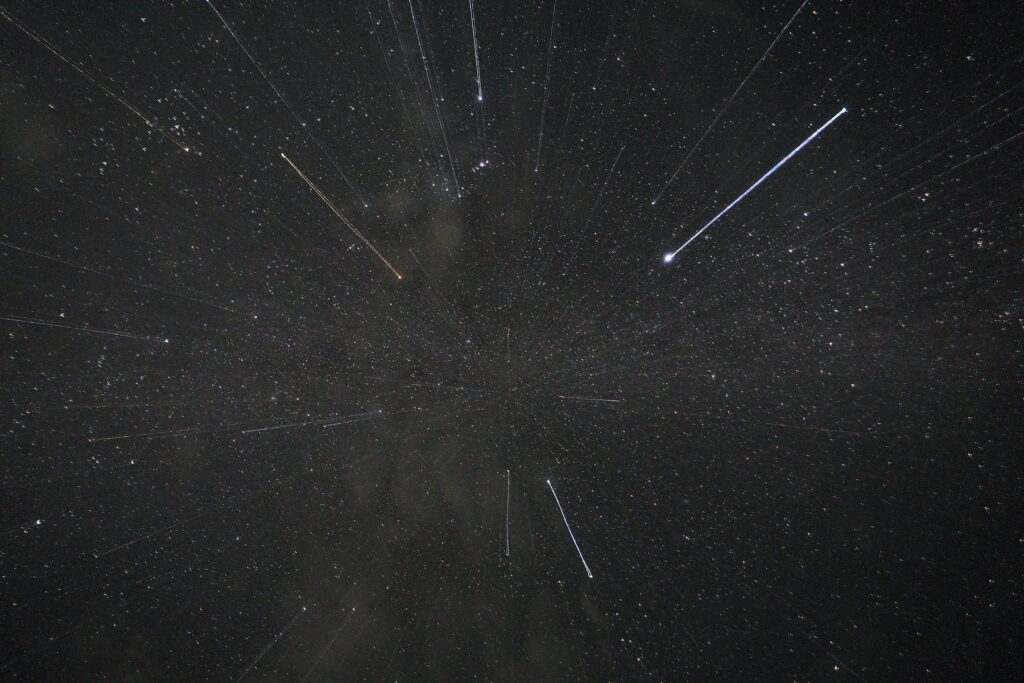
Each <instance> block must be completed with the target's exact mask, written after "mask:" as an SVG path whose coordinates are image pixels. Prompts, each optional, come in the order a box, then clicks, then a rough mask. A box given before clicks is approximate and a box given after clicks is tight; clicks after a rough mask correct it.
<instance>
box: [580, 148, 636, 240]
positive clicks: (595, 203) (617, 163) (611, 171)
mask: <svg viewBox="0 0 1024 683" xmlns="http://www.w3.org/2000/svg"><path fill="white" fill-rule="evenodd" d="M625 149H626V146H625V145H623V146H622V147H620V148H619V153H618V154H616V155H615V161H613V162H612V167H611V168H610V169H608V176H607V177H606V178H605V179H604V184H603V185H602V186H601V191H600V192H598V193H597V199H595V200H594V206H593V208H591V209H590V215H589V216H587V221H586V222H585V223H584V224H583V230H586V229H587V226H588V225H590V221H591V220H593V218H594V213H595V212H596V211H597V205H598V204H600V203H601V198H602V197H604V191H605V189H606V188H607V187H608V182H609V181H610V180H611V179H612V175H614V173H615V167H616V166H618V165H619V158H620V157H621V156H622V152H623V151H624V150H625Z"/></svg>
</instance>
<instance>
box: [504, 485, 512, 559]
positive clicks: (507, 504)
mask: <svg viewBox="0 0 1024 683" xmlns="http://www.w3.org/2000/svg"><path fill="white" fill-rule="evenodd" d="M511 500H512V473H511V472H510V471H509V470H505V557H508V556H509V555H511V554H512V550H511V548H510V546H509V539H508V531H509V519H510V517H509V512H510V509H511Z"/></svg>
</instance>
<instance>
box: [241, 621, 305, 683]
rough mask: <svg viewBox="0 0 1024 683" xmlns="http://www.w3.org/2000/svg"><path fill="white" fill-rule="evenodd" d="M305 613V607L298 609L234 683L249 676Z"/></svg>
mask: <svg viewBox="0 0 1024 683" xmlns="http://www.w3.org/2000/svg"><path fill="white" fill-rule="evenodd" d="M305 613H306V608H305V607H303V608H302V609H300V610H299V611H298V612H297V613H296V614H295V616H294V617H292V620H291V621H289V622H288V623H287V624H286V625H285V627H284V628H283V629H281V632H280V633H278V634H277V635H276V636H274V639H273V640H271V641H270V643H268V644H267V646H266V647H265V648H263V651H262V652H260V655H259V657H257V658H256V659H254V660H253V662H252V664H250V665H249V666H247V667H246V669H245V671H243V672H242V675H241V676H239V677H238V678H236V679H235V683H238V682H239V681H240V680H242V679H243V678H245V677H246V676H248V675H249V672H250V671H252V670H253V669H255V668H256V665H257V664H259V663H260V660H261V659H263V658H264V657H266V656H267V653H268V652H270V649H271V648H272V647H274V646H275V645H277V641H279V640H281V638H282V637H284V634H286V633H288V631H290V630H291V629H292V628H293V627H294V626H295V624H296V623H297V622H298V621H299V619H301V618H302V615H303V614H305Z"/></svg>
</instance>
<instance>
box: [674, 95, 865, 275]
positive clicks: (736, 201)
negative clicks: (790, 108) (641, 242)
mask: <svg viewBox="0 0 1024 683" xmlns="http://www.w3.org/2000/svg"><path fill="white" fill-rule="evenodd" d="M846 111H847V109H846V107H843V108H842V109H840V110H839V111H838V112H837V113H836V115H835V116H833V117H832V118H830V119H829V120H828V121H826V122H825V125H823V126H822V127H821V128H819V129H818V130H816V131H814V132H813V133H811V135H810V136H809V137H808V138H807V139H806V140H804V141H803V142H801V143H800V144H799V145H797V147H796V149H794V150H793V151H792V152H790V153H789V154H787V155H786V156H784V157H783V158H782V160H781V161H780V162H779V163H777V164H775V165H774V166H772V167H771V170H769V171H768V172H767V173H765V174H764V175H763V176H761V177H760V178H758V179H757V182H755V183H754V184H753V185H751V186H750V187H748V188H747V189H746V190H745V191H744V192H743V194H741V195H740V196H739V197H737V198H736V199H734V200H732V202H730V204H729V206H727V207H725V208H724V209H722V210H721V211H720V212H718V215H717V216H715V217H714V218H712V219H711V220H710V221H708V222H707V223H706V224H705V225H704V227H703V228H701V229H700V230H698V231H697V232H696V233H694V235H693V237H691V238H690V239H688V240H686V242H685V243H684V244H683V246H681V247H679V248H678V249H676V250H675V251H673V252H669V253H667V254H665V257H664V258H665V263H671V262H672V259H674V258H675V257H676V254H678V253H679V252H681V251H682V250H683V249H686V247H688V246H689V245H690V242H693V241H694V240H695V239H697V238H698V237H700V236H701V233H703V232H704V231H705V230H707V229H708V228H710V227H711V226H712V225H714V224H715V222H716V221H717V220H718V219H719V218H721V217H722V216H724V215H725V214H726V213H728V212H729V210H730V209H731V208H732V207H734V206H736V205H737V204H739V203H740V202H741V201H743V199H744V197H746V196H747V195H748V194H750V193H751V192H753V191H754V190H755V189H757V186H758V185H760V184H761V183H763V182H764V181H765V180H767V179H768V177H769V176H770V175H771V174H772V173H775V172H776V171H777V170H779V168H781V167H782V165H783V164H785V163H786V162H787V161H789V160H790V159H792V158H793V157H795V156H796V155H797V153H798V152H799V151H800V150H802V149H803V148H804V147H806V146H807V145H808V144H810V142H811V140H813V139H814V138H816V137H818V136H819V135H821V133H822V132H824V130H825V129H826V128H828V127H829V126H831V125H832V124H833V123H835V121H836V119H838V118H839V117H840V116H842V115H843V114H845V113H846Z"/></svg>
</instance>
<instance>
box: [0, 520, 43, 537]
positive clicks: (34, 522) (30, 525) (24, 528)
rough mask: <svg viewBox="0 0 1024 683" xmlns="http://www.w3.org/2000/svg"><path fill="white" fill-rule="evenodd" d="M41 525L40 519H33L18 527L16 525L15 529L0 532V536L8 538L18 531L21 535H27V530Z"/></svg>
mask: <svg viewBox="0 0 1024 683" xmlns="http://www.w3.org/2000/svg"><path fill="white" fill-rule="evenodd" d="M42 525H43V520H41V519H34V520H32V521H31V522H26V523H24V524H20V525H18V526H16V527H13V528H11V529H8V530H7V531H0V536H9V535H11V534H16V533H18V532H19V531H21V532H22V533H28V531H29V529H32V528H33V527H38V526H42Z"/></svg>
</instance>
